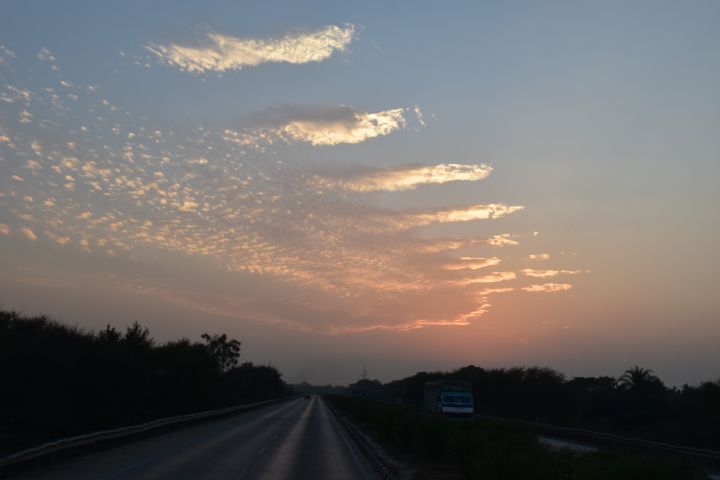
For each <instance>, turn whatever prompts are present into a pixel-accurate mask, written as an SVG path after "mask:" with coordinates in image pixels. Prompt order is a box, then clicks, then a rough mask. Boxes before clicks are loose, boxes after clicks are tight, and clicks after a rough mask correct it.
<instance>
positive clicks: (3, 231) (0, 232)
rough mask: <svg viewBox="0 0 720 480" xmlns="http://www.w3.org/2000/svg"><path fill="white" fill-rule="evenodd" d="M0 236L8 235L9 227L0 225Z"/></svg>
mask: <svg viewBox="0 0 720 480" xmlns="http://www.w3.org/2000/svg"><path fill="white" fill-rule="evenodd" d="M0 235H10V227H8V226H7V225H6V224H4V223H0Z"/></svg>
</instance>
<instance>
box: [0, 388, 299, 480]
mask: <svg viewBox="0 0 720 480" xmlns="http://www.w3.org/2000/svg"><path fill="white" fill-rule="evenodd" d="M291 398H292V397H291ZM287 399H288V398H285V399H283V398H276V399H273V400H265V401H263V402H255V403H247V404H243V405H234V406H232V407H226V408H219V409H217V410H206V411H204V412H198V413H190V414H186V415H176V416H173V417H166V418H161V419H158V420H153V421H151V422H147V423H142V424H139V425H131V426H129V427H121V428H116V429H112V430H101V431H99V432H93V433H88V434H84V435H77V436H74V437H68V438H62V439H60V440H55V441H52V442H48V443H45V444H43V445H39V446H37V447H33V448H28V449H27V450H22V451H20V452H17V453H13V454H11V455H8V456H6V457H3V458H0V471H1V470H4V469H8V468H15V467H17V466H20V465H21V464H25V463H29V462H31V461H37V460H40V459H42V458H46V457H50V456H52V455H58V454H61V453H70V452H72V451H75V450H79V449H81V448H85V447H89V446H93V445H98V444H100V443H103V442H109V441H117V440H123V439H129V438H131V437H134V436H138V435H143V434H147V433H151V432H153V431H158V430H161V429H165V428H170V427H176V426H180V425H183V424H186V423H191V422H196V421H199V420H204V419H210V418H215V417H222V416H224V415H229V414H231V413H236V412H241V411H243V410H250V409H253V408H257V407H262V406H263V405H269V404H271V403H275V402H279V401H281V400H287Z"/></svg>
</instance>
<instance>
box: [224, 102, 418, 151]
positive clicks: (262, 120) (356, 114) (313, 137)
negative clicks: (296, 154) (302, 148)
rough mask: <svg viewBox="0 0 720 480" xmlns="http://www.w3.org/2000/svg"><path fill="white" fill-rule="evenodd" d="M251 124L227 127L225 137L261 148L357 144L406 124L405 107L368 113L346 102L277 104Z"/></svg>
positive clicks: (228, 139)
mask: <svg viewBox="0 0 720 480" xmlns="http://www.w3.org/2000/svg"><path fill="white" fill-rule="evenodd" d="M250 123H251V124H252V126H251V127H246V128H241V129H239V130H233V129H226V130H225V131H224V132H223V138H225V140H227V141H230V142H233V143H236V144H239V145H243V146H248V147H255V148H261V147H262V146H264V145H266V144H273V143H276V142H285V143H293V142H300V143H309V144H311V145H315V146H319V145H338V144H342V143H360V142H364V141H365V140H368V139H371V138H375V137H379V136H383V135H388V134H390V133H392V132H394V131H396V130H398V129H400V128H402V127H404V126H405V123H406V120H405V109H404V108H394V109H390V110H383V111H380V112H375V113H369V112H363V111H361V110H358V109H356V108H355V107H352V106H348V105H339V106H280V107H276V108H273V109H269V110H266V111H264V112H262V113H260V114H258V115H255V116H254V117H253V118H252V119H251V120H250Z"/></svg>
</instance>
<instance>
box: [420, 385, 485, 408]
mask: <svg viewBox="0 0 720 480" xmlns="http://www.w3.org/2000/svg"><path fill="white" fill-rule="evenodd" d="M425 410H427V411H429V412H433V413H442V414H445V415H451V416H471V415H473V414H474V413H475V402H474V400H473V394H472V385H471V384H470V383H468V382H459V381H434V382H426V383H425Z"/></svg>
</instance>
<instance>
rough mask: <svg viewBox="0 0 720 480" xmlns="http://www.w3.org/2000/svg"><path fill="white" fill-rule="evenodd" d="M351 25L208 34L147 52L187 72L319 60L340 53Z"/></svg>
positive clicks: (350, 33)
mask: <svg viewBox="0 0 720 480" xmlns="http://www.w3.org/2000/svg"><path fill="white" fill-rule="evenodd" d="M354 33H355V27H354V26H353V25H342V26H338V25H328V26H326V27H323V28H320V29H317V30H315V31H312V32H309V33H300V34H288V35H285V36H283V37H280V38H269V39H255V38H237V37H232V36H229V35H223V34H220V33H210V34H208V35H207V37H206V41H205V42H204V44H203V45H198V46H185V45H179V44H177V43H170V44H167V45H160V44H150V45H147V46H146V47H145V48H147V50H148V51H150V52H151V53H152V54H154V55H155V56H157V57H158V58H159V59H160V61H162V62H163V63H165V64H167V65H169V66H172V67H176V68H179V69H180V70H182V71H186V72H191V73H205V72H225V71H228V70H240V69H242V68H245V67H254V66H257V65H260V64H262V63H268V62H273V63H293V64H302V63H309V62H320V61H323V60H326V59H328V58H330V56H331V55H332V54H333V53H334V52H335V51H340V52H343V51H345V50H346V49H347V47H348V45H349V44H350V42H352V40H353V36H354Z"/></svg>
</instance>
